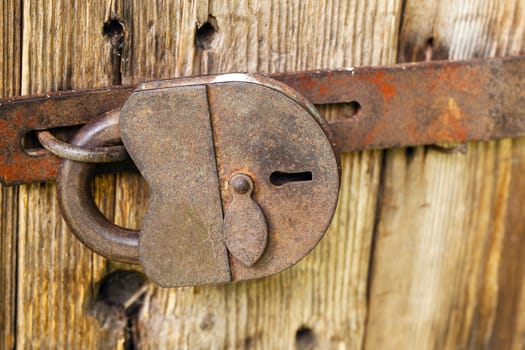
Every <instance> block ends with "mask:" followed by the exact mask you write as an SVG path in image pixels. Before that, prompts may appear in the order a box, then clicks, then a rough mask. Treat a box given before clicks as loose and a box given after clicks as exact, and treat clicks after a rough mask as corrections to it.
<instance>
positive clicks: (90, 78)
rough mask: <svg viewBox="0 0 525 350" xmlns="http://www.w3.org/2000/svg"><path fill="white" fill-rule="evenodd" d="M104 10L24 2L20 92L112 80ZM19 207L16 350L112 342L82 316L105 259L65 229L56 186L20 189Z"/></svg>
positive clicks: (102, 193)
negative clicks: (105, 33) (18, 349)
mask: <svg viewBox="0 0 525 350" xmlns="http://www.w3.org/2000/svg"><path fill="white" fill-rule="evenodd" d="M111 7H112V4H111V2H110V1H106V2H104V3H98V2H97V3H95V2H84V1H62V0H57V1H45V2H24V6H23V14H22V18H23V24H24V25H23V31H22V41H23V48H22V72H21V73H22V74H21V81H20V84H21V86H22V90H21V92H22V94H30V93H42V92H46V91H51V90H58V89H78V88H87V87H99V86H104V85H107V84H108V83H109V82H111V81H112V76H111V72H112V70H111V69H110V66H111V64H110V62H111V50H112V48H111V44H110V43H109V41H108V40H106V39H104V37H103V33H102V29H103V23H104V21H105V20H107V19H108V18H109V13H110V12H111ZM96 182H97V189H96V190H95V197H96V198H97V199H98V200H99V202H100V203H101V207H102V208H104V209H105V210H107V213H108V215H110V216H111V215H112V213H113V208H112V203H113V199H114V190H113V188H114V179H112V178H111V177H106V178H102V179H99V180H97V181H96ZM18 203H19V205H18V252H17V253H18V254H17V266H18V269H17V288H18V297H17V319H16V332H17V333H16V346H17V348H20V349H26V348H48V349H53V348H97V347H100V346H103V345H104V344H108V342H110V343H115V340H112V339H110V340H107V339H106V338H105V336H104V335H105V334H104V333H100V331H99V330H100V327H99V325H98V323H97V322H96V321H95V319H93V318H91V317H88V316H87V304H88V303H89V301H90V300H91V294H92V290H93V287H94V284H95V282H96V281H97V280H98V279H99V278H100V277H101V274H102V273H103V272H104V270H105V261H104V259H102V258H100V257H98V256H96V255H94V254H93V253H91V252H90V251H89V250H88V249H87V248H85V247H84V246H83V245H82V244H81V243H80V242H79V241H78V240H76V239H75V237H74V236H73V235H72V234H71V232H70V231H69V230H68V228H67V226H66V225H65V223H64V222H63V220H62V218H61V215H60V211H59V208H58V205H57V202H56V192H55V185H54V184H53V183H49V184H34V185H30V186H21V187H20V188H19V202H18Z"/></svg>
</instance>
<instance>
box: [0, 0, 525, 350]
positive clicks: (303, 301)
mask: <svg viewBox="0 0 525 350" xmlns="http://www.w3.org/2000/svg"><path fill="white" fill-rule="evenodd" d="M0 9H1V11H0V27H1V28H2V32H1V35H0V47H1V48H2V52H1V53H0V55H1V57H2V60H1V61H0V87H1V88H0V94H2V95H3V96H13V95H27V94H34V93H44V92H47V91H53V90H63V89H82V88H90V87H101V86H107V85H111V84H129V83H137V82H140V81H144V80H151V79H161V78H168V77H177V76H188V75H197V74H212V73H223V72H237V71H242V72H261V73H270V72H284V71H298V70H306V69H320V68H341V67H349V66H362V65H388V64H392V63H395V62H411V61H420V60H431V59H463V58H471V57H490V56H504V55H512V54H519V53H523V52H524V51H525V45H524V44H525V2H524V1H521V0H506V1H494V0H480V1H466V0H465V1H453V0H443V1H438V0H405V1H401V0H392V1H391V0H366V1H360V0H351V1H347V0H326V1H313V0H312V1H299V0H288V1H277V0H268V1H265V0H248V1H241V0H207V1H197V0H160V1H156V2H153V1H152V2H148V1H138V0H135V1H123V0H122V1H117V0H115V1H111V0H105V1H79V0H73V1H71V0H49V1H43V0H41V1H22V0H5V1H3V2H2V3H1V4H0ZM206 23H207V24H206ZM203 25H204V30H201V31H199V32H197V29H198V28H199V27H200V28H202V26H203ZM196 36H197V37H196ZM345 108H348V107H345V106H328V107H323V108H322V109H321V111H322V112H323V113H324V114H325V116H326V117H327V118H328V119H329V118H330V115H331V113H333V111H334V110H335V109H343V110H344V109H345ZM342 164H343V173H342V189H341V196H340V201H339V206H338V210H337V213H336V215H335V218H334V220H333V223H332V225H331V228H330V230H329V232H328V233H327V234H326V236H325V238H324V239H323V240H322V242H321V243H320V244H319V245H318V246H317V247H316V249H315V250H314V251H313V252H312V253H311V254H310V255H309V256H308V257H306V258H305V259H304V260H303V261H301V262H300V263H299V264H297V265H296V266H294V267H293V268H291V269H289V270H287V271H285V272H283V273H281V274H279V275H277V276H273V277H270V278H266V279H263V280H259V281H252V282H242V283H237V284H228V285H221V286H205V287H187V288H179V289H161V288H158V287H155V286H152V287H151V288H150V289H149V290H148V292H147V295H146V299H145V301H144V304H143V306H142V308H141V310H140V313H139V315H138V318H137V320H136V322H137V324H136V326H135V327H134V329H133V332H134V334H135V336H136V337H135V338H133V339H131V340H130V339H129V334H126V333H129V332H125V331H124V327H123V325H124V326H125V323H122V322H120V323H119V322H100V321H99V319H101V318H102V319H104V317H103V316H101V315H98V318H99V319H97V317H95V316H94V315H93V314H94V312H93V310H92V309H91V308H90V305H92V300H93V299H94V297H95V294H96V288H97V283H98V282H99V281H100V280H101V279H102V278H103V277H104V276H105V275H106V274H108V273H109V272H110V271H113V270H115V269H123V268H124V269H129V268H136V267H132V266H125V265H122V264H117V263H113V262H111V261H107V260H105V259H103V258H101V257H100V256H98V255H96V254H94V253H92V252H90V251H89V250H88V249H87V248H85V247H84V246H82V245H81V244H80V243H79V242H78V241H77V240H76V239H75V238H74V237H73V235H72V234H71V233H70V232H69V230H68V228H67V226H66V225H65V223H64V222H63V221H62V219H61V216H60V212H59V209H58V207H57V203H56V194H55V185H54V183H47V184H33V185H24V186H20V187H1V191H0V208H1V219H0V220H1V221H0V293H1V294H0V300H1V302H0V344H1V345H0V347H1V348H6V349H11V348H17V349H26V348H47V349H56V348H62V349H79V348H108V349H111V348H123V347H124V344H125V343H126V344H127V345H126V346H130V343H131V345H135V346H141V347H142V348H151V349H157V348H170V349H210V348H211V349H223V348H224V349H294V348H296V349H363V348H366V349H467V348H468V349H479V348H488V349H521V348H524V347H525V341H524V340H523V336H522V334H523V332H524V331H525V317H523V315H525V313H524V312H523V311H524V309H525V288H523V287H524V274H525V271H524V269H523V268H522V267H523V266H525V264H524V263H525V257H524V256H525V255H523V254H521V252H522V251H521V247H523V246H525V239H522V238H525V222H524V219H523V216H522V212H523V210H524V209H525V207H524V204H523V203H525V178H524V177H523V176H522V174H523V172H524V171H525V141H524V140H523V139H514V140H502V141H497V142H487V143H469V144H466V145H439V146H431V147H430V146H429V147H417V148H404V149H392V150H387V151H366V152H354V153H346V154H343V155H342ZM94 193H95V197H96V199H97V201H98V203H99V206H100V208H101V210H103V211H104V212H105V213H106V215H107V216H108V217H110V218H112V219H113V220H114V221H115V222H116V223H118V224H121V225H125V226H127V227H139V226H140V221H141V217H142V215H143V213H144V201H145V197H146V193H145V187H144V184H143V183H142V181H141V179H140V178H139V177H138V176H137V175H130V174H117V175H111V176H103V177H99V178H97V179H96V181H95V189H94ZM522 296H523V297H522ZM110 316H111V315H109V316H108V315H106V316H105V317H106V319H107V317H109V318H111V317H110ZM117 318H118V317H117ZM126 338H128V340H127V342H126V341H125V339H126Z"/></svg>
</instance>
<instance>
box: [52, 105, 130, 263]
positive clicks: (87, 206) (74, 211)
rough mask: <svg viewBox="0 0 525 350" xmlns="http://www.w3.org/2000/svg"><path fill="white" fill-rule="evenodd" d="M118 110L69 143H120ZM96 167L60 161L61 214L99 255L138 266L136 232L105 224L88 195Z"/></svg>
mask: <svg viewBox="0 0 525 350" xmlns="http://www.w3.org/2000/svg"><path fill="white" fill-rule="evenodd" d="M119 120H120V110H113V111H110V112H107V113H105V114H103V115H101V116H99V117H97V118H95V119H93V120H92V121H90V122H89V123H88V124H86V125H85V126H84V127H82V128H81V129H80V130H79V132H78V133H77V134H76V135H75V137H74V138H73V140H72V141H71V143H72V144H73V145H75V146H81V147H86V146H87V147H97V146H107V145H109V144H115V143H118V142H120V129H119ZM95 167H96V165H95V164H93V163H81V162H76V161H72V160H63V161H62V165H61V167H60V170H59V173H58V178H57V192H58V203H59V205H60V208H61V211H62V215H63V217H64V219H65V220H66V222H67V224H68V226H69V228H70V229H71V231H72V232H73V233H74V234H75V235H76V236H77V238H78V239H79V240H80V241H81V242H82V243H84V244H85V245H86V246H88V247H89V248H90V249H92V250H94V251H95V252H97V253H98V254H100V255H102V256H104V257H106V258H109V259H111V260H117V261H121V262H126V263H131V264H138V263H139V250H138V244H139V231H137V230H131V229H126V228H123V227H120V226H117V225H115V224H114V223H112V222H110V221H108V220H107V219H106V218H105V217H104V215H102V213H101V212H100V210H99V209H98V208H97V206H96V204H95V202H94V199H93V195H92V193H91V180H92V178H93V174H94V170H95Z"/></svg>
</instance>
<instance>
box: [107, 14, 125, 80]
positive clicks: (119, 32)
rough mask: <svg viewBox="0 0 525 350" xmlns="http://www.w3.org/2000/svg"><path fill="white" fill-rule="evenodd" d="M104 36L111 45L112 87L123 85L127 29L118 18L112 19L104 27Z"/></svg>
mask: <svg viewBox="0 0 525 350" xmlns="http://www.w3.org/2000/svg"><path fill="white" fill-rule="evenodd" d="M102 35H103V36H104V38H105V39H106V40H108V41H109V43H110V44H111V77H110V82H111V85H121V84H122V51H123V48H124V45H125V42H126V27H125V24H124V22H122V21H121V20H120V19H118V18H117V17H114V16H113V17H111V18H110V19H109V20H108V21H106V22H105V23H104V25H103V27H102Z"/></svg>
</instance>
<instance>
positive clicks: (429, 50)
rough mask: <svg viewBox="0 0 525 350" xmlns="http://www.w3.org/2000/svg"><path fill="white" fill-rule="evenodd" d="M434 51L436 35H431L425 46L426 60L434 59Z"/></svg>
mask: <svg viewBox="0 0 525 350" xmlns="http://www.w3.org/2000/svg"><path fill="white" fill-rule="evenodd" d="M433 53H434V37H433V36H431V37H430V38H428V39H427V44H426V47H425V61H432V56H433Z"/></svg>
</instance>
